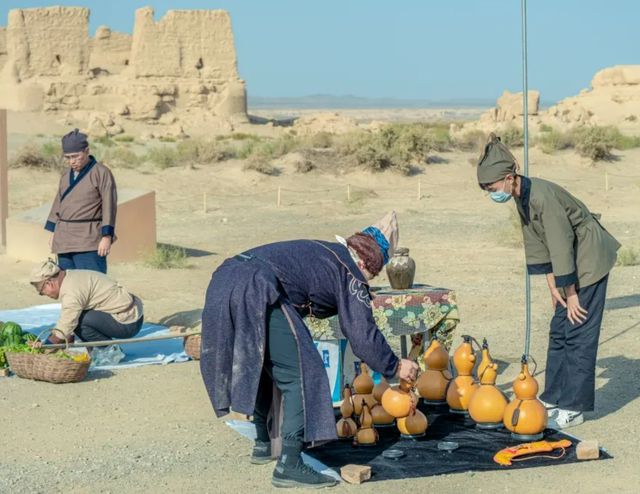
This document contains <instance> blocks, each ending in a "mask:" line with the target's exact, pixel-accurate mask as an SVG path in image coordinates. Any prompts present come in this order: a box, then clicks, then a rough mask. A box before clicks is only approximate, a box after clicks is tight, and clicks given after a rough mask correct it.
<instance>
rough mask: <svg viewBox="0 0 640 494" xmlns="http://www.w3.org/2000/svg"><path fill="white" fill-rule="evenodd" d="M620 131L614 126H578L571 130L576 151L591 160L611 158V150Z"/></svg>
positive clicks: (616, 141)
mask: <svg viewBox="0 0 640 494" xmlns="http://www.w3.org/2000/svg"><path fill="white" fill-rule="evenodd" d="M620 135H621V134H620V131H619V130H618V129H616V128H615V127H610V126H608V127H601V126H593V127H580V128H578V129H575V130H574V131H573V132H572V141H573V144H574V147H575V148H576V151H578V153H580V155H581V156H584V157H585V158H590V159H591V160H593V161H599V160H608V159H611V157H612V155H611V150H612V149H613V148H614V147H616V144H617V143H618V141H619V138H620Z"/></svg>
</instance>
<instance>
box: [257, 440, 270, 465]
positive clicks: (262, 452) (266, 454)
mask: <svg viewBox="0 0 640 494" xmlns="http://www.w3.org/2000/svg"><path fill="white" fill-rule="evenodd" d="M274 460H275V458H273V457H272V456H271V441H269V442H262V441H255V442H254V443H253V451H252V452H251V463H253V464H254V465H266V464H267V463H271V462H272V461H274Z"/></svg>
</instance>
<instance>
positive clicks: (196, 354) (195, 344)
mask: <svg viewBox="0 0 640 494" xmlns="http://www.w3.org/2000/svg"><path fill="white" fill-rule="evenodd" d="M200 342H201V338H200V335H199V334H193V335H191V336H187V337H185V339H184V351H185V353H186V354H187V355H189V357H191V358H192V359H193V360H200Z"/></svg>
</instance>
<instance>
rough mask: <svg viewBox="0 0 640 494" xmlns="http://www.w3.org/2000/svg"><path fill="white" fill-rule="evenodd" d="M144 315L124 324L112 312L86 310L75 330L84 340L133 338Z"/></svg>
mask: <svg viewBox="0 0 640 494" xmlns="http://www.w3.org/2000/svg"><path fill="white" fill-rule="evenodd" d="M143 320H144V316H141V317H140V319H138V320H137V321H136V322H132V323H130V324H122V323H121V322H118V321H116V320H115V319H114V318H113V317H112V316H111V314H107V313H106V312H100V311H97V310H85V311H83V312H82V315H81V316H80V319H79V321H78V327H77V328H76V330H75V331H74V332H75V334H76V335H78V336H79V337H80V338H82V341H102V340H111V339H121V338H131V337H132V336H135V335H137V334H138V331H140V328H141V327H142V323H143Z"/></svg>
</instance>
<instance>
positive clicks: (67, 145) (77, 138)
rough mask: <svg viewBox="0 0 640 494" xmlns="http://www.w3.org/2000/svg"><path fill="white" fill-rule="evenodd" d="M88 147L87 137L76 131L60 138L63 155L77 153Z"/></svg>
mask: <svg viewBox="0 0 640 494" xmlns="http://www.w3.org/2000/svg"><path fill="white" fill-rule="evenodd" d="M88 147H89V142H88V141H87V135H86V134H83V133H82V132H80V131H79V130H78V129H73V130H72V131H71V132H69V133H68V134H67V135H65V136H64V137H63V138H62V152H63V153H79V152H80V151H84V150H85V149H87V148H88Z"/></svg>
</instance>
